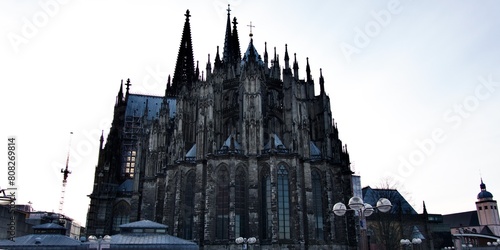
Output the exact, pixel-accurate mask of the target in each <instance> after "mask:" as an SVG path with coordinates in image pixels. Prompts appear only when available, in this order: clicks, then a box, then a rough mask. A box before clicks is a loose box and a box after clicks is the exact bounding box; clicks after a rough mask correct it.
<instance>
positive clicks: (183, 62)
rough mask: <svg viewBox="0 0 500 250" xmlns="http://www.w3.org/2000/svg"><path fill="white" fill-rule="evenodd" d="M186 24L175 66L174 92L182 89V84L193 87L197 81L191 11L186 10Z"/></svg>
mask: <svg viewBox="0 0 500 250" xmlns="http://www.w3.org/2000/svg"><path fill="white" fill-rule="evenodd" d="M185 16H186V22H185V23H184V29H183V31H182V39H181V44H180V46H179V54H178V55H177V62H176V64H175V72H174V78H173V81H172V87H173V88H174V91H177V89H178V88H179V87H180V86H179V85H180V84H187V85H188V86H191V84H192V82H193V81H194V80H195V69H194V57H193V45H192V43H191V25H190V24H189V17H191V15H190V14H189V10H186V14H185Z"/></svg>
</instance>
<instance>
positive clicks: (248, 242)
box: [234, 237, 257, 249]
mask: <svg viewBox="0 0 500 250" xmlns="http://www.w3.org/2000/svg"><path fill="white" fill-rule="evenodd" d="M234 242H236V244H238V245H239V244H242V245H241V249H247V247H248V245H251V244H254V243H255V242H257V239H256V238H255V237H250V238H248V239H247V238H243V237H238V238H236V239H235V240H234Z"/></svg>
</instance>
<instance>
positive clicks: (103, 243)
mask: <svg viewBox="0 0 500 250" xmlns="http://www.w3.org/2000/svg"><path fill="white" fill-rule="evenodd" d="M89 242H90V245H89V248H90V249H97V250H102V249H106V248H110V246H109V245H110V242H111V236H109V235H105V236H104V237H99V239H98V238H97V237H95V236H94V235H90V236H89Z"/></svg>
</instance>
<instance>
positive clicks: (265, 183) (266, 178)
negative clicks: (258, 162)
mask: <svg viewBox="0 0 500 250" xmlns="http://www.w3.org/2000/svg"><path fill="white" fill-rule="evenodd" d="M260 185H261V186H260V205H261V208H260V217H261V221H260V224H261V227H260V228H261V238H262V239H264V240H265V239H271V238H272V225H273V221H272V210H271V176H270V174H269V169H263V170H262V173H261V180H260Z"/></svg>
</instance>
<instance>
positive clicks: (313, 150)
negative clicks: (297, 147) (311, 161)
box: [309, 141, 321, 156]
mask: <svg viewBox="0 0 500 250" xmlns="http://www.w3.org/2000/svg"><path fill="white" fill-rule="evenodd" d="M309 151H310V152H309V153H310V154H311V156H313V155H321V150H319V148H318V146H316V144H314V142H312V141H310V142H309Z"/></svg>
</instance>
